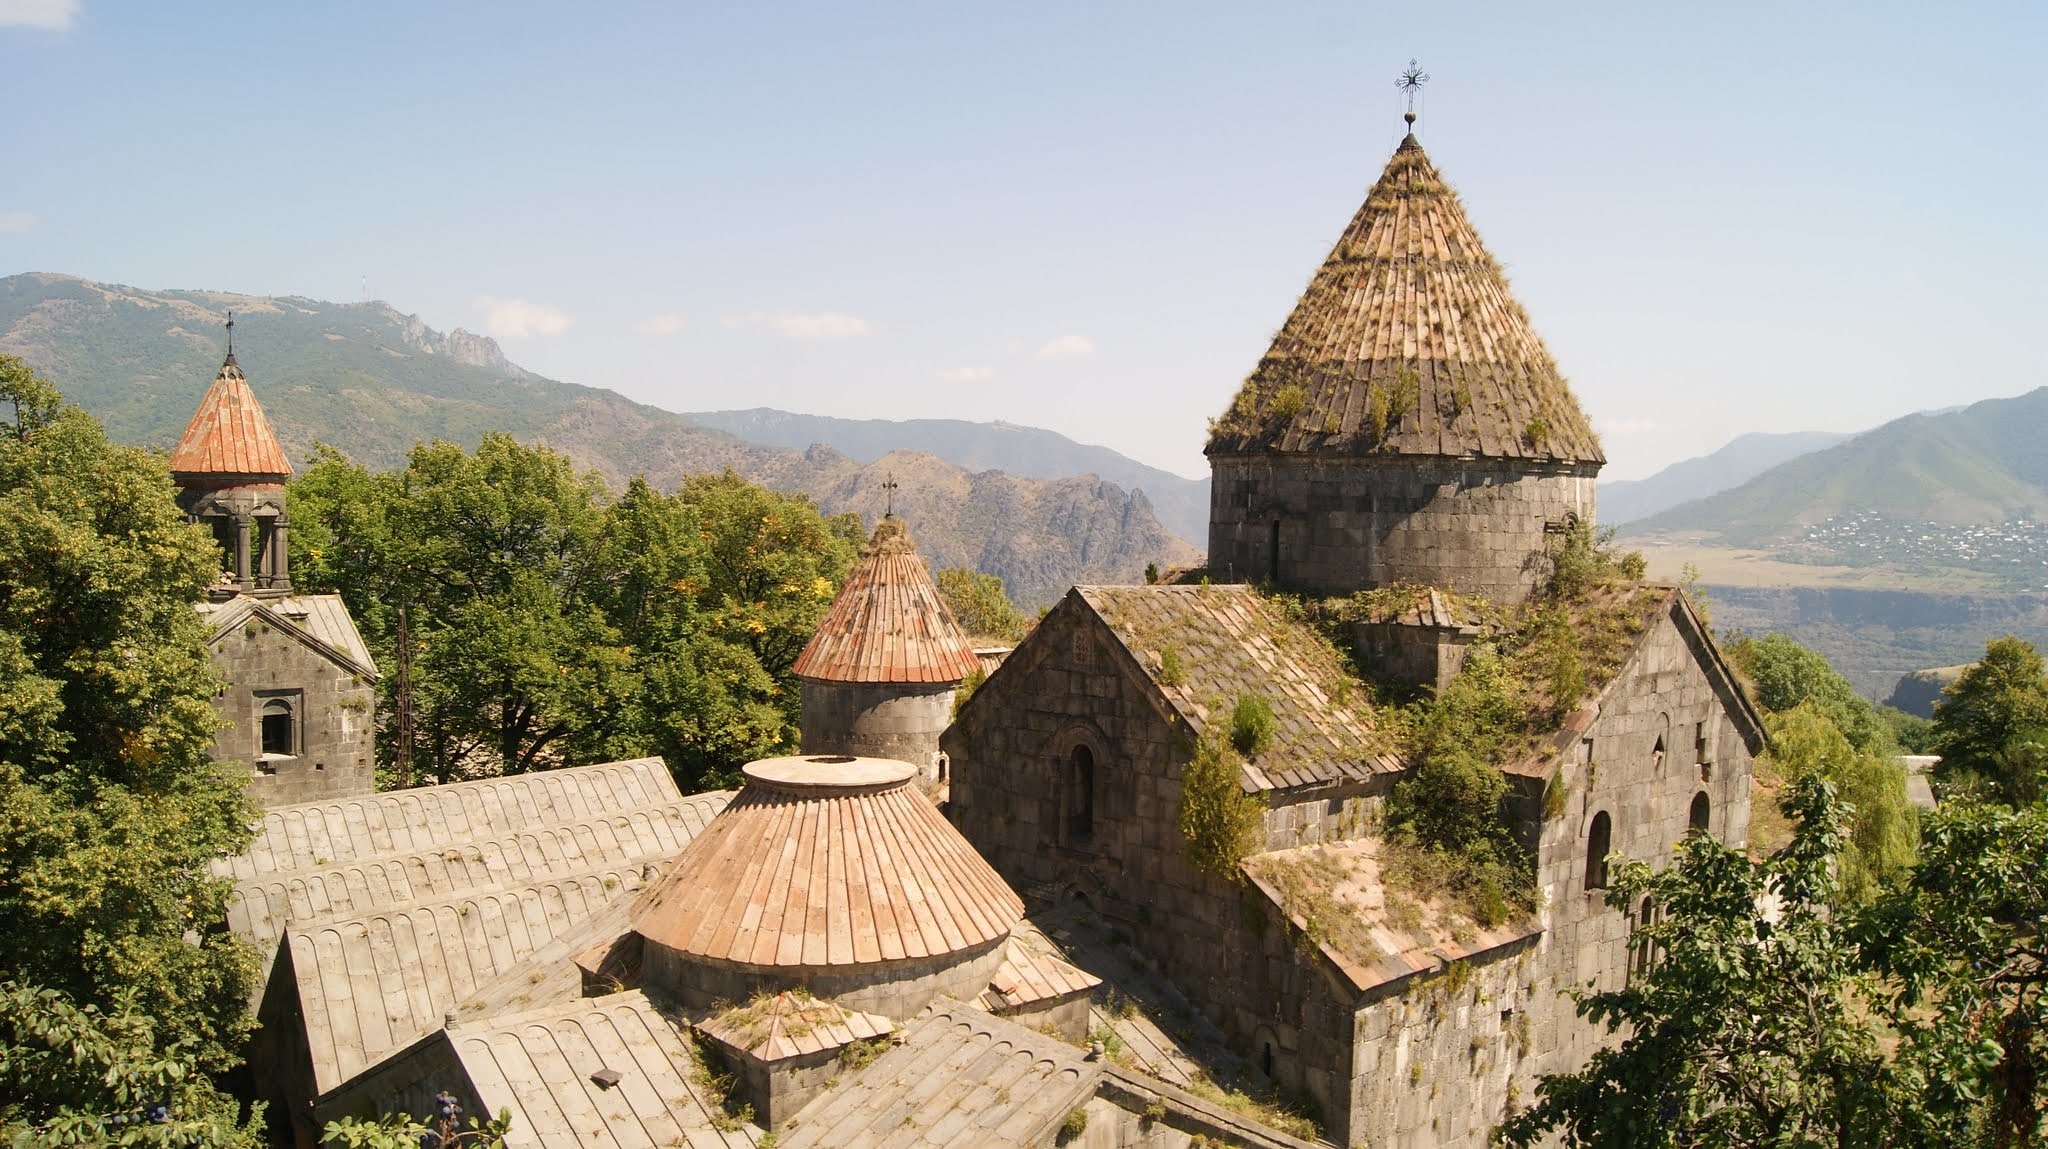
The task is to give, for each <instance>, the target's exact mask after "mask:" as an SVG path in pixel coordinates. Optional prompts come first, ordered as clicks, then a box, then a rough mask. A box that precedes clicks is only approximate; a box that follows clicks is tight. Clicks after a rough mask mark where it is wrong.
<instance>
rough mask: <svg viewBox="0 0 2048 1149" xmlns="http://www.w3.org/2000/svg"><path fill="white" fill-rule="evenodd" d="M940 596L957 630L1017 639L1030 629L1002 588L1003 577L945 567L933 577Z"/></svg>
mask: <svg viewBox="0 0 2048 1149" xmlns="http://www.w3.org/2000/svg"><path fill="white" fill-rule="evenodd" d="M936 579H937V582H938V584H939V597H941V598H943V599H945V600H946V608H947V609H948V610H951V611H952V612H953V618H954V621H956V622H958V623H959V624H960V629H962V630H964V631H966V632H967V633H968V634H971V635H974V636H976V637H980V638H993V639H999V640H1001V641H1003V642H1017V641H1019V640H1021V639H1022V638H1023V637H1024V632H1025V631H1027V630H1029V629H1030V628H1031V624H1030V622H1029V621H1028V620H1027V619H1026V618H1025V617H1024V615H1023V614H1022V613H1021V612H1019V611H1018V610H1017V607H1016V604H1014V603H1012V602H1011V601H1010V596H1009V595H1008V594H1007V593H1005V592H1004V590H1003V580H1002V579H1001V578H998V577H997V576H995V575H992V574H983V573H982V572H980V571H971V570H967V569H965V568H963V567H947V568H946V569H944V570H942V571H940V572H939V573H938V575H937V576H936Z"/></svg>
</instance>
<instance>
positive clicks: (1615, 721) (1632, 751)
mask: <svg viewBox="0 0 2048 1149" xmlns="http://www.w3.org/2000/svg"><path fill="white" fill-rule="evenodd" d="M1677 609H1681V608H1677V607H1674V610H1677ZM1703 656H1705V651H1704V650H1703V649H1696V647H1695V645H1694V640H1691V639H1689V637H1688V633H1687V631H1686V630H1684V629H1681V627H1680V626H1679V625H1678V624H1677V623H1675V622H1674V620H1673V617H1672V616H1670V615H1664V616H1659V617H1658V618H1657V620H1656V621H1655V622H1653V623H1652V624H1651V626H1650V627H1649V629H1648V631H1647V633H1646V634H1645V635H1644V637H1643V639H1642V640H1641V641H1640V642H1639V644H1638V647H1637V650H1636V653H1635V655H1634V657H1633V658H1632V659H1631V660H1630V661H1629V662H1628V663H1627V664H1626V665H1625V666H1624V667H1623V668H1622V670H1621V672H1620V673H1619V674H1618V675H1617V676H1616V678H1615V680H1614V681H1613V682H1612V683H1611V684H1610V685H1609V687H1608V688H1607V689H1606V690H1605V691H1603V692H1602V695H1601V697H1600V699H1599V702H1598V707H1599V709H1598V714H1597V716H1596V717H1595V718H1594V720H1593V722H1592V724H1591V725H1590V726H1589V727H1588V728H1587V729H1586V731H1585V732H1584V733H1583V734H1582V735H1581V742H1580V744H1579V745H1578V746H1576V747H1574V748H1572V749H1570V750H1567V751H1566V752H1565V753H1564V755H1563V762H1562V764H1561V765H1560V766H1559V768H1558V777H1559V779H1560V782H1559V785H1561V786H1562V788H1563V791H1564V792H1563V810H1562V812H1561V813H1560V814H1558V816H1556V817H1553V818H1547V819H1541V834H1540V840H1539V843H1538V847H1537V884H1538V897H1539V901H1540V907H1539V913H1541V915H1542V917H1543V923H1544V926H1545V930H1546V933H1545V936H1544V940H1543V947H1542V958H1541V960H1540V962H1539V963H1538V968H1537V970H1536V976H1535V980H1534V982H1533V984H1532V985H1531V987H1530V1000H1531V1002H1532V1015H1531V1023H1532V1024H1533V1025H1534V1027H1535V1033H1534V1035H1533V1038H1532V1042H1531V1046H1532V1050H1533V1052H1534V1054H1535V1056H1533V1057H1532V1058H1531V1060H1530V1061H1529V1063H1528V1065H1527V1070H1528V1072H1527V1074H1526V1077H1525V1080H1523V1081H1522V1082H1521V1092H1522V1096H1524V1097H1528V1096H1531V1095H1532V1094H1531V1092H1530V1091H1531V1089H1532V1088H1533V1087H1534V1084H1535V1079H1536V1077H1537V1076H1538V1075H1540V1074H1542V1073H1549V1072H1557V1071H1560V1070H1565V1069H1574V1068H1577V1067H1578V1066H1579V1065H1581V1064H1583V1063H1584V1061H1585V1059H1586V1058H1587V1057H1589V1056H1591V1054H1592V1053H1593V1051H1594V1050H1595V1049H1597V1048H1598V1047H1599V1046H1600V1045H1601V1044H1602V1043H1603V1038H1604V1030H1602V1029H1601V1028H1600V1027H1596V1026H1592V1025H1589V1024H1587V1023H1585V1022H1584V1021H1582V1020H1580V1019H1578V1018H1577V1017H1575V1016H1574V1013H1573V1009H1572V1003H1571V1001H1570V999H1569V998H1566V997H1564V996H1563V994H1564V993H1565V992H1566V991H1567V990H1570V989H1572V988H1574V987H1577V986H1584V985H1588V984H1591V985H1592V986H1594V987H1595V988H1597V989H1600V990H1609V989H1617V988H1620V987H1621V986H1622V985H1624V984H1625V983H1626V980H1627V977H1628V969H1629V958H1630V944H1629V936H1630V932H1631V930H1632V929H1633V928H1634V924H1635V922H1634V916H1633V915H1632V914H1625V913H1623V912H1621V911H1619V910H1614V909H1609V908H1608V907H1607V905H1606V903H1605V901H1604V896H1605V893H1606V891H1605V890H1604V889H1599V890H1592V891H1588V890H1587V889H1586V864H1587V857H1586V853H1587V841H1586V839H1587V834H1588V833H1589V831H1590V829H1591V826H1592V823H1593V819H1594V817H1595V815H1597V814H1599V813H1601V812H1605V813H1606V814H1607V815H1608V817H1609V819H1610V825H1611V827H1612V837H1611V849H1612V850H1613V851H1615V852H1617V853H1620V854H1622V855H1624V856H1626V857H1627V858H1629V859H1632V860H1635V861H1642V862H1648V863H1650V864H1651V865H1653V866H1660V867H1661V866H1665V865H1669V864H1670V863H1671V862H1672V860H1673V850H1674V848H1675V847H1676V846H1677V845H1678V844H1679V843H1680V842H1681V841H1683V840H1684V838H1685V835H1686V833H1687V832H1688V816H1689V814H1690V812H1691V807H1692V801H1693V797H1694V795H1696V794H1699V793H1701V792H1705V793H1706V794H1707V796H1708V800H1709V803H1710V806H1711V810H1710V815H1709V821H1708V832H1709V833H1711V834H1713V835H1714V836H1715V837H1716V838H1719V839H1720V840H1721V841H1723V842H1725V843H1728V844H1729V845H1733V846H1740V845H1742V844H1744V843H1746V842H1747V841H1748V837H1749V801H1750V799H1749V786H1750V775H1751V768H1752V762H1753V760H1752V757H1751V755H1750V751H1749V748H1748V746H1747V745H1746V744H1745V743H1744V741H1743V739H1742V736H1741V734H1740V733H1739V731H1738V729H1737V726H1736V723H1735V721H1734V719H1732V718H1731V717H1730V716H1729V713H1728V708H1727V705H1726V703H1725V701H1724V699H1723V697H1722V696H1721V695H1720V694H1719V693H1718V692H1717V691H1716V689H1715V686H1714V680H1713V678H1711V677H1710V676H1709V674H1708V672H1707V671H1706V670H1705V669H1704V668H1703V667H1702V657H1703ZM1667 723H1668V730H1669V733H1668V734H1667V735H1666V736H1665V753H1664V757H1663V760H1662V762H1661V763H1660V762H1658V761H1657V760H1656V756H1655V754H1654V752H1653V748H1654V746H1655V744H1656V740H1657V737H1658V735H1659V733H1660V732H1662V731H1665V730H1666V729H1667ZM1702 723H1704V724H1705V727H1706V732H1707V747H1706V759H1707V764H1706V766H1705V768H1704V770H1703V769H1702V767H1701V765H1700V764H1699V762H1698V759H1697V756H1696V752H1695V731H1696V729H1697V728H1698V726H1699V724H1702ZM1586 740H1590V742H1591V754H1592V758H1591V766H1590V768H1589V766H1588V762H1587V756H1586V755H1587V749H1586ZM1542 803H1543V797H1542V795H1541V794H1540V792H1538V789H1537V787H1536V786H1535V784H1534V783H1531V784H1530V785H1529V786H1528V787H1527V788H1526V791H1525V797H1524V799H1523V800H1522V802H1521V803H1520V806H1521V811H1520V812H1521V814H1522V820H1523V821H1524V823H1525V824H1528V823H1533V822H1535V821H1537V820H1538V819H1539V818H1540V817H1541V815H1540V811H1541V809H1542Z"/></svg>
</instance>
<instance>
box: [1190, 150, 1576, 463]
mask: <svg viewBox="0 0 2048 1149" xmlns="http://www.w3.org/2000/svg"><path fill="white" fill-rule="evenodd" d="M1246 452H1285V453H1322V454H1346V455H1358V454H1370V453H1385V454H1393V455H1440V456H1452V457H1465V456H1478V457H1488V458H1510V459H1523V460H1529V461H1542V462H1569V463H1592V464H1596V465H1597V464H1599V463H1601V462H1603V461H1604V459H1605V456H1603V455H1602V454H1601V451H1600V442H1599V439H1598V437H1597V436H1595V435H1594V433H1593V428H1592V425H1591V424H1590V423H1589V422H1588V421H1587V419H1586V416H1585V413H1584V412H1583V411H1581V410H1580V409H1579V404H1578V400H1577V399H1575V398H1574V397H1573V396H1572V392H1571V388H1570V387H1569V386H1568V385H1567V384H1566V383H1565V380H1564V377H1563V376H1562V375H1561V374H1559V373H1558V369H1557V364H1556V362H1555V361H1554V360H1552V359H1551V357H1550V352H1549V351H1548V350H1547V349H1546V348H1545V347H1544V346H1543V341H1542V340H1541V339H1540V338H1538V337H1537V334H1536V329H1535V327H1534V326H1532V325H1531V323H1530V321H1529V317H1528V314H1527V313H1526V312H1524V311H1523V310H1522V306H1521V304H1519V303H1517V302H1516V301H1515V298H1514V295H1513V293H1512V292H1510V290H1509V289H1508V281H1507V277H1506V276H1505V275H1504V274H1502V272H1501V267H1500V264H1499V263H1498V262H1497V261H1496V260H1495V259H1494V258H1493V256H1492V254H1491V253H1489V252H1488V251H1487V250H1486V246H1485V244H1483V243H1482V242H1480V239H1479V233H1478V232H1477V231H1476V230H1474V229H1473V227H1472V224H1471V222H1470V221H1469V220H1467V219H1466V218H1465V209H1464V207H1463V205H1461V204H1460V203H1459V200H1458V195H1457V193H1456V192H1455V191H1453V190H1452V189H1451V187H1450V186H1449V185H1448V184H1446V183H1445V182H1444V180H1443V178H1442V177H1441V176H1439V175H1438V174H1437V170H1436V168H1435V166H1434V165H1432V164H1431V163H1430V161H1429V157H1428V156H1427V155H1426V154H1424V152H1423V150H1422V145H1421V144H1419V143H1417V142H1416V140H1415V137H1414V136H1413V135H1410V136H1409V137H1408V138H1407V139H1405V140H1403V141H1402V142H1401V146H1400V148H1399V149H1398V150H1397V151H1395V152H1394V155H1393V158H1392V159H1390V160H1388V161H1387V167H1386V170H1385V172H1384V173H1382V174H1381V176H1380V178H1379V182H1377V183H1375V184H1374V185H1373V187H1372V191H1371V193H1370V194H1368V195H1367V196H1366V200H1365V204H1364V205H1363V206H1362V207H1360V208H1359V209H1358V213H1357V214H1356V215H1355V216H1353V217H1352V219H1351V225H1350V226H1349V227H1348V228H1346V229H1345V231H1344V234H1343V235H1342V236H1341V237H1339V238H1338V240H1337V245H1336V247H1334V248H1333V249H1331V251H1330V255H1329V257H1328V258H1327V259H1325V260H1324V261H1323V265H1322V267H1321V268H1319V269H1318V270H1317V271H1316V273H1315V277H1314V278H1313V279H1311V280H1310V281H1309V285H1308V289H1307V290H1306V291H1304V292H1303V293H1302V296H1301V299H1300V301H1299V302H1298V303H1296V304H1295V307H1294V311H1293V313H1292V314H1291V315H1289V316H1288V317H1287V323H1286V325H1285V326H1283V327H1282V328H1281V329H1280V333H1279V334H1278V335H1275V336H1274V337H1273V343H1272V345H1271V346H1270V347H1269V348H1268V349H1267V351H1266V354H1265V357H1264V358H1262V359H1260V360H1259V364H1258V366H1257V367H1256V368H1254V369H1253V371H1252V373H1251V376H1250V377H1249V378H1248V379H1247V380H1246V381H1245V384H1244V388H1243V389H1242V390H1241V391H1240V392H1239V394H1238V396H1237V399H1236V400H1235V401H1234V402H1233V404H1232V405H1231V407H1230V409H1229V410H1228V411H1226V412H1225V413H1224V414H1223V416H1222V417H1221V418H1219V419H1218V420H1217V421H1216V423H1215V424H1214V426H1213V429H1212V431H1211V434H1210V437H1209V445H1208V453H1209V454H1211V455H1219V454H1238V453H1246Z"/></svg>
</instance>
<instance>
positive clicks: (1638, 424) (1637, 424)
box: [1600, 419, 1664, 439]
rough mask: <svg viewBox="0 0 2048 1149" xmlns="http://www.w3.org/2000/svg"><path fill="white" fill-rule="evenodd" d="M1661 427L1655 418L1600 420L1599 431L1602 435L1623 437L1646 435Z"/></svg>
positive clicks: (1662, 427) (1661, 428)
mask: <svg viewBox="0 0 2048 1149" xmlns="http://www.w3.org/2000/svg"><path fill="white" fill-rule="evenodd" d="M1663 429H1664V424H1662V423H1659V422H1658V421H1656V420H1655V419H1602V420H1600V433H1601V434H1603V435H1613V436H1615V437H1617V438H1624V439H1625V438H1627V437H1628V436H1630V435H1647V434H1649V433H1650V432H1652V431H1661V430H1663Z"/></svg>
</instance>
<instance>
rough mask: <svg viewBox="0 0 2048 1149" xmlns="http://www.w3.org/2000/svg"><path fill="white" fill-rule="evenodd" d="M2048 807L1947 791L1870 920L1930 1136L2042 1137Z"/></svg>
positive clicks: (2026, 1141)
mask: <svg viewBox="0 0 2048 1149" xmlns="http://www.w3.org/2000/svg"><path fill="white" fill-rule="evenodd" d="M2044 859H2048V806H2041V805H2034V806H2029V807H2027V808H2025V809H2022V810H2013V809H2010V808H2007V807H2001V806H1985V805H1981V804H1979V803H1977V802H1974V801H1972V800H1970V799H1968V798H1962V799H1956V800H1951V801H1949V802H1946V803H1944V804H1943V806H1942V808H1941V809H1940V810H1938V811H1936V812H1935V813H1933V814H1931V815H1929V817H1928V820H1927V825H1926V828H1925V832H1924V837H1923V839H1922V843H1921V859H1920V865H1919V867H1918V868H1917V869H1915V871H1914V873H1913V881H1912V883H1911V885H1910V886H1908V887H1907V888H1905V889H1902V890H1898V891H1896V892H1894V893H1892V894H1890V895H1888V896H1887V897H1886V898H1885V899H1884V900H1883V901H1882V902H1880V903H1879V904H1878V905H1877V906H1876V907H1875V908H1874V909H1873V910H1872V911H1871V912H1870V913H1869V914H1868V915H1867V916H1866V918H1865V920H1864V922H1863V925H1862V931H1863V935H1864V938H1865V947H1866V951H1867V955H1868V959H1869V960H1870V961H1871V962H1872V964H1873V965H1874V967H1875V968H1876V970H1877V971H1878V972H1879V973H1881V974H1883V975H1885V977H1886V979H1887V980H1886V983H1885V984H1886V985H1888V986H1891V987H1893V989H1894V991H1895V992H1894V997H1893V999H1892V1001H1891V1003H1890V1004H1891V1010H1890V1017H1891V1018H1892V1020H1893V1023H1894V1025H1895V1026H1896V1027H1897V1028H1898V1030H1899V1032H1900V1037H1901V1041H1900V1045H1899V1054H1898V1059H1897V1061H1898V1065H1899V1068H1900V1072H1901V1074H1902V1076H1903V1077H1904V1078H1905V1079H1906V1083H1907V1086H1908V1087H1909V1088H1910V1089H1911V1090H1912V1091H1913V1093H1914V1094H1915V1095H1916V1096H1919V1097H1921V1098H1923V1099H1924V1102H1925V1105H1924V1114H1923V1120H1924V1126H1923V1128H1924V1132H1925V1138H1924V1141H1923V1143H1925V1144H1930V1145H1932V1144H1948V1145H1982V1146H1995V1147H1996V1149H2010V1147H2016V1146H2021V1145H2043V1144H2048V948H2044V945H2043V941H2044V939H2043V934H2042V930H2043V924H2044V923H2048V869H2044V867H2043V865H2042V862H2043V860H2044Z"/></svg>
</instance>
